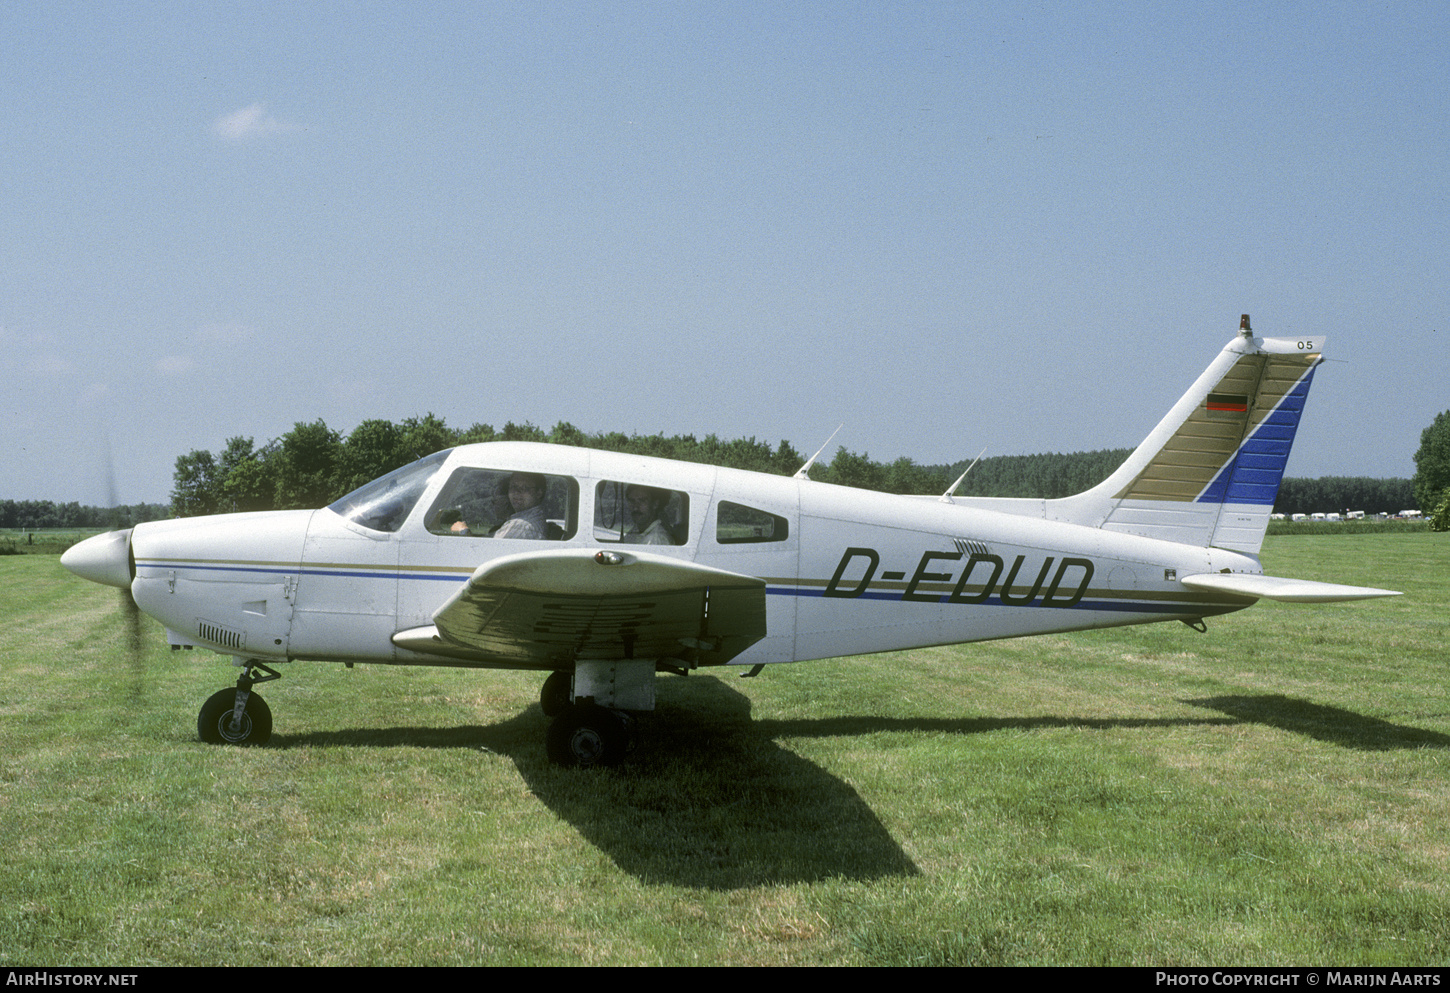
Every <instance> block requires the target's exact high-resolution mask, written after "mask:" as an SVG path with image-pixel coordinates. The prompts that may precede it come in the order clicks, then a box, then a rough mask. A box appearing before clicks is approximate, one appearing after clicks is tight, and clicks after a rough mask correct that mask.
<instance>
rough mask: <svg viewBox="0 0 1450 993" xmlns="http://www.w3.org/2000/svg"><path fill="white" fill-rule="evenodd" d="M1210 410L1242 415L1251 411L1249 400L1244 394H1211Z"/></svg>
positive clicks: (1209, 400) (1209, 398) (1209, 399)
mask: <svg viewBox="0 0 1450 993" xmlns="http://www.w3.org/2000/svg"><path fill="white" fill-rule="evenodd" d="M1208 409H1209V410H1216V411H1224V412H1233V413H1239V414H1242V413H1244V412H1245V411H1247V410H1248V409H1249V398H1248V396H1247V395H1246V394H1243V393H1210V394H1209V395H1208Z"/></svg>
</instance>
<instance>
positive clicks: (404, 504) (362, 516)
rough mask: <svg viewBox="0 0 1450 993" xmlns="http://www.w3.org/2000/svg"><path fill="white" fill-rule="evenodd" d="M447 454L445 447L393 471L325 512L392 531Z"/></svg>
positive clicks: (360, 488) (421, 493)
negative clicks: (328, 511)
mask: <svg viewBox="0 0 1450 993" xmlns="http://www.w3.org/2000/svg"><path fill="white" fill-rule="evenodd" d="M451 451H453V449H451V448H445V449H444V450H443V451H441V452H434V453H433V454H432V455H427V456H424V457H423V458H421V459H419V460H418V461H417V462H410V463H408V464H407V465H405V466H403V468H401V469H395V470H393V471H392V472H390V473H388V474H387V475H386V476H383V477H381V478H379V479H374V480H373V481H372V482H371V483H368V484H367V485H366V486H360V487H358V488H357V489H355V490H353V491H352V492H351V493H349V494H348V495H347V496H345V497H343V498H342V499H341V500H338V501H337V502H336V503H331V504H328V506H327V509H328V510H330V511H332V512H333V513H335V514H339V515H341V516H343V517H345V518H347V519H348V520H350V521H352V522H353V523H354V524H360V525H362V526H363V527H365V528H368V529H370V530H372V531H396V530H398V528H400V527H402V525H403V521H404V520H406V519H407V516H408V514H409V512H410V511H412V509H413V505H414V504H416V503H417V502H418V498H419V497H421V496H422V495H423V491H424V490H426V489H427V488H428V484H429V483H431V482H432V481H433V477H434V475H436V474H437V472H438V470H439V469H440V468H442V467H443V462H444V460H445V459H447V458H448V453H449V452H451Z"/></svg>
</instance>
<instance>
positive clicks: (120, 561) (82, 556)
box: [60, 528, 132, 589]
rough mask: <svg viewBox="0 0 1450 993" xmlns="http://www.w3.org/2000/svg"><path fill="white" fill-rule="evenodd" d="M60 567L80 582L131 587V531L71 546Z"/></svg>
mask: <svg viewBox="0 0 1450 993" xmlns="http://www.w3.org/2000/svg"><path fill="white" fill-rule="evenodd" d="M60 564H61V565H63V566H65V567H66V568H67V569H69V570H70V571H71V572H73V573H75V574H76V575H77V576H80V577H81V578H82V579H89V580H90V581H91V582H93V583H105V584H106V585H107V586H119V587H120V588H121V589H127V588H128V587H130V585H131V579H132V570H131V529H130V528H127V529H126V530H125V531H108V532H106V533H105V534H98V535H96V536H95V537H93V538H87V539H86V540H85V541H83V542H81V543H80V544H79V545H72V546H71V547H70V548H68V549H66V550H65V553H64V554H62V555H61V557H60Z"/></svg>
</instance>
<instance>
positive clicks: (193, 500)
mask: <svg viewBox="0 0 1450 993" xmlns="http://www.w3.org/2000/svg"><path fill="white" fill-rule="evenodd" d="M171 478H172V481H173V482H174V484H175V485H174V486H173V487H172V490H171V512H172V513H173V514H175V515H176V516H177V517H199V516H201V515H203V514H215V513H216V512H217V511H218V509H220V507H221V502H222V495H221V488H220V480H219V479H218V477H217V465H216V459H214V458H212V454H211V452H208V451H206V450H204V449H200V448H196V449H193V450H192V451H190V452H188V453H187V454H185V455H182V456H178V457H177V459H176V471H175V472H174V473H172V476H171Z"/></svg>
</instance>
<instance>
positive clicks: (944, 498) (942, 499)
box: [937, 445, 987, 503]
mask: <svg viewBox="0 0 1450 993" xmlns="http://www.w3.org/2000/svg"><path fill="white" fill-rule="evenodd" d="M986 454H987V446H986V445H983V446H982V450H981V451H980V452H978V453H977V457H976V458H974V459H972V465H969V466H967V468H966V469H965V471H963V472H962V474H961V475H960V476H958V477H957V481H956V482H955V483H952V485H950V486H948V487H947V491H946V492H945V493H943V494H942V495H941V496H939V497H937V502H938V503H956V501H955V500H953V499H952V494H953V493H955V492H956V491H957V487H958V486H961V485H962V480H964V479H966V478H967V473H969V472H971V471H972V466H974V465H976V464H977V463H978V462H980V461H982V456H983V455H986Z"/></svg>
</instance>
